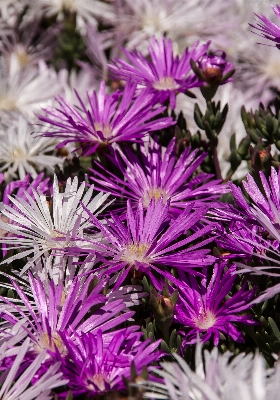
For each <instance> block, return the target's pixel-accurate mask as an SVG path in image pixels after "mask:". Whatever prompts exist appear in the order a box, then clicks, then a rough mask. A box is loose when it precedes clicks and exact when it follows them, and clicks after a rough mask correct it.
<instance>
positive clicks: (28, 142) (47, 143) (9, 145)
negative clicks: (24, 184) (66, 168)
mask: <svg viewBox="0 0 280 400" xmlns="http://www.w3.org/2000/svg"><path fill="white" fill-rule="evenodd" d="M0 140H1V147H0V171H1V172H4V173H5V176H6V179H8V180H11V178H15V177H17V175H18V176H19V178H20V179H24V177H25V175H26V174H27V173H29V174H30V175H31V177H32V178H35V177H36V176H37V174H38V172H37V171H38V170H39V171H40V170H41V171H42V169H44V168H46V169H47V170H49V171H51V172H53V171H54V166H55V165H60V166H61V165H62V162H63V159H62V158H61V157H56V156H55V155H54V150H55V147H56V145H57V141H55V140H53V139H50V138H43V137H38V136H35V135H34V134H33V129H32V127H31V126H30V124H29V122H28V121H27V120H26V119H25V118H24V117H23V116H21V115H19V116H18V118H17V119H15V120H14V121H13V123H11V124H10V126H9V127H8V128H7V129H6V127H5V126H0ZM48 153H52V154H48Z"/></svg>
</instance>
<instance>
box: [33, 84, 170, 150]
mask: <svg viewBox="0 0 280 400" xmlns="http://www.w3.org/2000/svg"><path fill="white" fill-rule="evenodd" d="M77 97H78V99H79V102H80V106H81V108H82V112H80V111H78V110H76V109H75V108H74V107H73V106H72V105H71V104H69V103H68V102H67V101H66V100H64V99H63V98H57V101H58V103H59V105H60V109H54V110H53V111H50V110H45V111H46V113H47V116H43V115H41V116H39V118H40V120H41V121H44V122H47V123H48V124H51V125H53V126H55V127H57V130H55V131H49V132H47V133H43V135H44V136H50V137H58V138H61V139H64V140H63V142H62V143H60V145H59V146H58V147H63V146H64V145H65V144H66V143H69V142H78V143H79V144H80V145H81V147H82V149H83V153H82V155H85V154H86V155H89V154H92V153H93V152H94V151H95V150H96V149H97V148H98V147H99V146H101V147H102V146H107V145H108V144H112V143H115V142H137V141H139V140H141V139H142V138H143V137H144V136H145V134H147V133H148V132H151V131H155V130H158V129H163V128H166V127H168V126H170V125H173V124H174V123H175V122H174V121H173V119H172V118H171V117H164V118H158V119H157V120H154V121H150V120H151V119H152V118H154V117H155V116H157V115H159V114H160V113H161V112H162V111H163V110H164V109H165V107H158V106H155V103H156V100H155V98H154V95H153V94H152V93H148V92H147V91H141V92H140V93H138V95H136V84H133V83H130V82H127V83H126V86H125V88H124V91H123V93H122V94H121V93H120V92H118V91H117V92H115V93H113V94H110V95H108V94H106V93H105V83H104V82H102V83H101V85H100V89H99V92H98V93H96V92H93V93H92V96H90V95H89V94H88V102H89V107H90V109H89V110H88V109H87V108H86V106H85V104H84V103H83V101H82V100H81V99H80V97H79V95H78V94H77Z"/></svg>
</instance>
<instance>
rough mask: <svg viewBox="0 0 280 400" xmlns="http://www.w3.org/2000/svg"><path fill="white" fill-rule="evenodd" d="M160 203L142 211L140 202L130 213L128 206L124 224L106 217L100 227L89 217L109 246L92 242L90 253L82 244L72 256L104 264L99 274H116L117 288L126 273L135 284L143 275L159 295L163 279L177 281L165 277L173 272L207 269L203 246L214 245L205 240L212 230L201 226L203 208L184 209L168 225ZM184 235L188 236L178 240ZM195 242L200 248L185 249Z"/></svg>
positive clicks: (166, 208) (207, 257)
mask: <svg viewBox="0 0 280 400" xmlns="http://www.w3.org/2000/svg"><path fill="white" fill-rule="evenodd" d="M163 203H164V202H163V199H162V197H161V198H160V199H159V200H158V201H157V202H155V200H154V198H153V199H152V200H151V202H150V204H149V205H148V207H147V210H146V211H145V210H144V208H143V203H142V201H141V200H140V201H139V203H138V207H137V209H136V210H135V211H134V210H133V209H132V207H131V203H130V201H129V200H128V202H127V213H126V219H127V223H123V222H122V221H121V219H120V218H119V217H118V216H117V215H114V214H113V213H111V215H110V219H108V220H106V221H107V224H106V225H105V224H102V223H101V222H100V221H98V219H97V218H96V217H95V216H94V215H92V214H91V213H90V212H89V215H90V216H91V218H92V221H93V222H94V224H95V226H96V227H97V228H98V229H100V231H101V232H102V233H103V235H104V238H105V240H106V241H107V243H108V244H101V243H96V242H93V243H92V249H91V247H90V246H91V243H90V241H88V242H87V243H86V241H84V242H83V248H82V249H81V248H78V247H77V248H76V251H77V253H78V254H81V253H85V252H89V253H90V252H93V253H96V252H99V254H100V256H101V259H102V260H103V262H104V264H103V266H102V268H103V269H104V270H105V271H107V273H109V274H111V273H116V272H118V274H117V278H116V279H117V282H116V287H118V286H119V285H120V284H121V283H122V282H123V281H124V279H125V277H126V276H127V275H128V273H129V272H130V271H131V272H132V273H133V275H134V276H135V277H138V278H139V277H141V276H142V275H143V274H147V275H148V276H149V277H150V279H151V281H152V283H153V284H154V286H155V287H156V288H157V289H159V290H161V289H162V284H163V279H164V278H167V279H170V280H172V281H177V279H176V278H175V277H174V276H173V275H171V273H170V269H171V268H172V267H173V268H177V269H178V270H180V269H182V270H187V271H189V270H191V271H192V270H193V269H194V268H197V267H199V266H205V265H209V264H211V263H212V262H213V261H214V260H215V258H214V257H212V256H210V255H209V254H208V253H209V251H210V250H209V249H207V248H203V246H205V245H206V244H208V243H209V242H211V241H212V240H213V237H214V235H213V234H212V235H209V236H208V237H206V238H205V237H204V235H207V234H209V232H212V231H213V226H212V224H208V225H206V226H204V225H203V224H202V223H200V220H201V218H203V217H204V216H205V213H206V212H207V210H208V207H207V206H204V205H203V206H201V207H198V208H197V209H195V210H193V204H189V205H187V206H186V208H185V210H184V211H182V213H181V214H179V216H178V217H177V218H176V219H171V217H169V216H168V214H169V202H167V204H165V205H164V204H163ZM188 230H192V231H193V232H192V234H189V236H187V237H186V236H185V237H184V236H183V237H182V235H184V234H186V232H187V231H188ZM196 240H198V241H199V242H198V243H196V244H193V245H192V246H190V247H189V244H190V243H192V242H195V241H196ZM72 250H73V249H71V251H72ZM177 282H178V281H177Z"/></svg>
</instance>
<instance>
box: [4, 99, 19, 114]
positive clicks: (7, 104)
mask: <svg viewBox="0 0 280 400" xmlns="http://www.w3.org/2000/svg"><path fill="white" fill-rule="evenodd" d="M16 108H17V107H16V101H15V100H13V99H9V97H2V98H0V109H1V110H6V111H12V110H15V109H16Z"/></svg>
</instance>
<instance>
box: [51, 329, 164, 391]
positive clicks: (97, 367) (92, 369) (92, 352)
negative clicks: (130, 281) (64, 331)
mask: <svg viewBox="0 0 280 400" xmlns="http://www.w3.org/2000/svg"><path fill="white" fill-rule="evenodd" d="M103 336H104V335H103V334H102V331H101V330H99V331H98V332H97V333H96V334H91V333H88V334H81V336H78V335H75V339H74V340H72V339H71V338H69V336H67V335H64V336H63V342H64V345H65V347H66V348H67V356H66V357H64V358H62V357H61V355H60V354H58V360H60V361H61V363H62V366H61V370H62V371H63V373H64V377H65V378H66V379H69V387H70V388H71V389H72V391H73V394H74V395H79V394H84V393H87V394H88V395H92V396H95V395H97V394H102V393H104V392H107V391H110V390H121V389H124V388H125V385H124V381H123V378H127V379H129V378H130V367H131V363H132V362H133V363H134V365H135V368H136V372H137V374H140V373H141V370H142V368H143V367H144V366H145V367H147V366H149V365H150V364H151V363H152V362H154V361H158V360H159V358H160V351H159V350H156V349H157V348H158V346H159V344H160V340H158V341H156V342H154V343H151V342H150V340H146V341H144V342H140V341H139V339H137V337H136V336H135V335H131V333H130V329H123V330H121V331H116V332H114V336H113V338H112V340H111V342H110V343H109V344H108V343H105V342H104V339H103Z"/></svg>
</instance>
